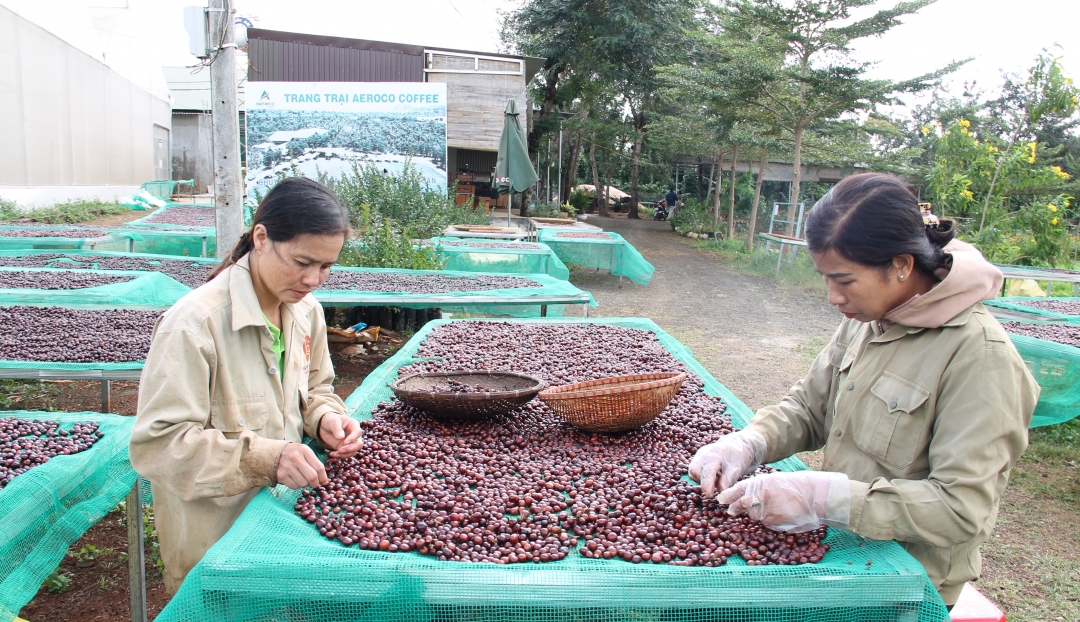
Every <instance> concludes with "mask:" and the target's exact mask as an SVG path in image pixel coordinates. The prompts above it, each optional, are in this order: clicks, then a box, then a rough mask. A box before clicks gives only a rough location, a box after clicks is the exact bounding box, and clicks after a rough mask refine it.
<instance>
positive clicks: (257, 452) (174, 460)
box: [130, 256, 345, 592]
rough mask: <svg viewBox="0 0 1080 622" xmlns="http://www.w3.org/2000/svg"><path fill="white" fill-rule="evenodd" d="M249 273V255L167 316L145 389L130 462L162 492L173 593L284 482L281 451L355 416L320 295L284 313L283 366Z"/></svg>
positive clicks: (160, 510) (158, 502)
mask: <svg viewBox="0 0 1080 622" xmlns="http://www.w3.org/2000/svg"><path fill="white" fill-rule="evenodd" d="M248 265H249V264H248V257H247V256H245V257H243V258H242V259H241V260H240V261H239V262H237V263H236V264H235V265H233V266H231V267H229V268H227V269H225V270H224V271H223V272H222V273H221V274H219V275H218V276H217V277H216V278H214V279H213V280H212V281H210V282H209V283H207V284H205V285H203V286H202V287H199V288H198V289H196V290H195V291H193V292H191V293H189V294H188V295H186V296H184V297H183V298H182V299H180V300H179V301H178V302H177V303H176V304H175V305H173V307H172V308H170V309H169V310H168V311H167V312H166V313H165V315H164V316H162V318H161V319H160V320H159V321H158V324H157V326H156V327H155V328H154V336H153V341H152V342H151V345H150V353H149V354H148V355H147V357H146V367H145V368H144V369H143V373H142V378H141V380H140V383H139V411H138V417H137V419H136V421H135V428H134V430H133V431H132V434H131V444H130V451H131V463H132V465H133V466H134V467H135V470H136V471H138V473H139V474H140V475H142V476H143V477H145V478H147V479H148V480H150V482H151V484H152V485H153V494H154V519H155V524H156V527H157V532H158V538H159V541H160V546H161V558H162V560H163V561H164V564H165V585H166V587H167V588H168V589H169V590H170V591H172V592H175V591H176V590H177V589H179V587H180V584H181V583H182V582H183V580H184V577H185V576H186V575H187V573H188V571H190V570H191V568H192V567H194V566H195V564H196V563H198V561H199V560H200V559H202V557H203V555H204V554H205V553H206V551H207V550H208V549H209V548H210V547H211V546H212V545H213V544H214V543H215V542H217V541H218V540H219V539H220V538H221V536H223V535H224V534H225V532H226V531H228V530H229V527H231V526H232V524H233V521H235V520H236V518H237V517H238V516H239V515H240V512H242V511H243V509H244V507H246V506H247V504H248V502H249V501H250V500H251V498H252V497H254V496H255V494H256V493H258V491H259V489H260V488H261V487H263V486H273V485H275V484H276V483H277V478H276V472H277V463H278V458H279V457H280V456H281V451H282V449H284V448H285V446H286V445H287V444H288V443H299V442H300V441H301V440H302V439H303V436H304V435H305V434H307V435H308V436H310V437H313V438H318V436H317V433H316V431H317V430H318V426H319V421H320V420H321V419H322V416H323V415H324V414H326V413H328V412H339V413H344V412H345V405H344V403H342V401H341V399H340V398H338V397H337V396H336V395H334V392H333V387H332V386H331V383H332V382H333V380H334V368H333V365H332V364H331V362H330V352H329V350H328V349H327V345H326V324H325V320H324V318H323V310H322V307H321V306H320V305H319V303H318V302H317V301H316V300H315V299H314V298H313V297H312V296H310V295H308V296H307V297H305V298H304V299H303V300H301V301H300V302H298V303H296V304H285V305H283V306H282V311H281V324H282V333H283V337H284V339H285V365H284V368H283V369H278V358H277V356H276V355H275V354H274V351H273V350H272V349H271V346H272V344H273V337H272V336H271V335H270V330H269V329H268V328H267V327H266V321H265V319H264V316H263V312H262V308H261V307H260V306H259V300H258V298H257V297H256V296H255V289H254V287H253V286H252V282H251V272H250V271H249V267H248Z"/></svg>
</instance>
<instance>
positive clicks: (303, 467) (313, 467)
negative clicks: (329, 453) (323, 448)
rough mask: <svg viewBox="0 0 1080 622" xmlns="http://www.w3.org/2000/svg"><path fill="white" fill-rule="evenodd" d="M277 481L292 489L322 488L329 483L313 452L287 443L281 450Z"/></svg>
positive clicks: (304, 447) (308, 448) (298, 444)
mask: <svg viewBox="0 0 1080 622" xmlns="http://www.w3.org/2000/svg"><path fill="white" fill-rule="evenodd" d="M277 481H278V483H279V484H285V485H286V486H288V487H289V488H293V489H297V488H308V487H315V486H322V485H323V484H327V483H329V482H330V480H329V479H327V477H326V469H325V468H323V465H322V463H321V462H319V459H318V458H317V457H315V452H313V451H311V448H310V447H308V446H307V445H302V444H300V443H289V444H288V445H286V446H285V449H283V450H281V457H280V458H278V466H277Z"/></svg>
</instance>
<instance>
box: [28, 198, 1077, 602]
mask: <svg viewBox="0 0 1080 622" xmlns="http://www.w3.org/2000/svg"><path fill="white" fill-rule="evenodd" d="M594 222H596V224H599V225H600V226H602V227H604V228H605V229H607V230H609V231H616V232H618V233H620V234H622V235H623V236H624V237H626V239H627V240H628V241H630V242H631V243H632V244H634V246H635V247H637V248H638V250H640V251H641V253H642V254H643V255H644V256H645V258H646V259H648V260H649V261H650V262H651V263H652V264H653V265H654V266H655V267H656V273H655V274H654V276H653V279H652V283H651V284H650V285H649V286H648V287H643V286H640V285H637V284H635V283H632V282H630V281H628V280H625V279H624V280H623V281H622V282H621V283H620V281H619V279H618V277H612V276H611V275H610V274H608V273H607V272H597V271H595V270H593V269H587V268H581V267H579V266H572V267H571V281H572V282H573V283H574V284H575V285H577V286H578V287H580V288H581V289H584V290H587V291H590V292H592V294H593V296H595V297H596V299H597V301H598V302H599V303H600V306H599V307H596V308H592V309H590V315H592V316H633V317H649V318H652V319H653V320H654V321H655V322H656V323H657V324H659V325H660V327H661V328H663V329H664V330H666V331H668V332H669V333H671V334H672V335H673V336H674V337H676V338H677V339H679V340H680V341H681V342H682V343H684V344H685V345H687V346H688V347H690V348H691V349H693V350H694V353H695V356H696V357H697V359H698V360H699V361H700V362H701V363H702V365H704V366H705V368H706V369H708V370H709V371H710V372H711V373H712V374H713V375H714V376H715V377H716V378H717V379H718V380H719V381H720V382H722V383H724V384H725V385H726V386H727V387H728V388H730V389H731V390H732V391H733V392H734V393H735V395H737V396H738V397H739V398H741V399H742V400H743V401H744V402H745V403H746V404H747V405H748V406H749V407H750V408H751V409H756V408H760V407H762V406H765V405H767V404H770V403H774V402H776V401H777V400H779V399H780V398H781V397H782V396H783V395H784V394H785V393H786V392H787V390H788V389H789V387H790V386H791V385H792V384H793V383H794V382H795V381H796V380H797V379H799V378H800V377H801V376H802V375H803V374H804V373H805V371H806V369H807V368H808V367H809V365H810V363H811V361H812V360H813V358H814V356H816V354H817V353H818V351H819V350H820V349H821V348H822V347H823V346H824V344H825V343H826V342H827V341H828V339H829V337H830V336H831V335H832V333H833V331H834V330H835V328H836V326H837V325H838V324H839V321H840V319H841V316H840V314H839V313H838V312H837V311H836V310H835V309H833V308H832V307H831V306H830V305H828V304H827V302H826V301H825V298H824V295H823V294H822V292H821V291H820V290H814V289H811V288H798V287H793V286H780V285H778V284H777V283H776V282H775V281H773V280H772V279H768V278H763V277H759V276H756V275H751V274H746V273H744V272H740V271H738V270H735V269H733V268H731V267H729V266H726V265H724V264H723V262H721V260H720V259H719V257H718V256H717V255H715V254H713V253H710V252H707V251H704V250H700V249H698V248H695V246H694V245H693V243H691V242H690V241H689V240H687V239H685V238H681V237H678V236H675V235H674V234H672V233H671V228H670V225H668V224H667V223H664V222H654V221H651V220H640V221H634V220H627V219H625V218H610V219H597V221H594ZM567 313H568V314H571V315H578V314H579V313H580V310H579V309H578V308H576V307H568V308H567ZM380 361H381V357H373V358H356V359H348V358H345V357H342V356H341V355H340V354H335V361H334V362H335V368H336V371H337V373H338V376H339V378H338V383H337V386H336V390H337V392H338V394H339V395H342V396H347V395H349V394H350V393H351V392H352V390H353V388H355V386H357V385H358V384H359V383H360V381H361V380H362V378H363V377H364V376H365V375H366V374H367V373H368V372H370V370H371V369H374V367H375V366H376V365H377V364H378V363H379V362H380ZM136 384H137V383H114V389H113V412H119V413H123V414H132V413H134V409H135V400H136V391H137V386H136ZM98 386H99V385H98V384H97V383H92V382H71V383H49V384H48V385H42V387H43V388H41V389H39V390H37V391H36V392H30V395H29V397H28V400H29V402H30V403H26V404H19V405H17V406H16V407H20V408H35V407H41V406H42V405H46V404H47V405H50V406H51V407H53V408H57V409H62V410H96V409H97V407H98V406H97V405H98V403H99V401H98V400H99V389H98ZM1074 427H1075V436H1074V437H1070V438H1072V439H1073V440H1071V441H1070V440H1065V441H1062V440H1061V438H1058V437H1055V436H1053V434H1050V433H1046V432H1042V431H1035V432H1033V434H1032V444H1031V447H1030V449H1029V451H1028V453H1027V454H1026V455H1025V457H1024V458H1023V459H1022V460H1021V462H1020V464H1019V465H1018V466H1017V468H1016V470H1015V471H1014V473H1013V477H1012V481H1011V482H1010V486H1009V487H1008V488H1007V489H1006V492H1005V495H1004V499H1003V502H1002V506H1001V511H1000V515H999V519H998V525H997V528H996V530H995V533H994V536H993V538H991V540H990V541H989V542H987V543H986V544H985V545H983V547H982V550H983V578H982V579H981V580H980V581H979V583H978V587H979V589H980V590H981V591H982V592H983V593H984V594H985V595H986V596H988V597H989V598H990V599H991V600H993V601H994V602H995V603H997V604H998V605H999V606H1000V607H1001V608H1002V609H1003V610H1004V611H1005V612H1006V613H1007V614H1008V617H1009V620H1010V621H1013V622H1019V621H1027V620H1031V621H1034V620H1070V621H1076V620H1080V469H1078V464H1077V461H1078V459H1080V455H1078V453H1080V450H1077V445H1078V444H1080V443H1077V442H1076V440H1075V439H1076V438H1080V425H1075V426H1074ZM1059 436H1060V434H1059ZM800 457H801V458H803V460H804V461H805V462H807V463H808V464H810V465H811V466H816V465H818V464H820V459H819V457H818V456H817V455H816V454H814V453H807V454H801V455H800ZM117 520H118V515H117V514H115V513H114V514H113V515H111V516H110V517H109V518H108V519H106V520H105V521H103V522H102V523H101V524H99V525H98V526H97V527H95V528H93V529H91V531H90V532H88V533H87V534H86V535H85V536H84V537H83V539H82V540H80V542H79V543H77V544H76V545H75V546H74V547H73V549H72V550H73V552H78V551H79V550H80V548H81V547H83V546H86V545H87V544H90V543H92V544H94V545H95V546H98V547H99V548H101V547H102V546H105V547H115V548H116V550H117V551H119V550H121V549H122V547H123V546H125V545H124V544H123V533H122V532H118V531H117V532H116V533H115V534H114V533H113V532H114V531H116V529H115V528H114V526H112V524H113V523H116V521H117ZM110 521H111V522H110ZM110 530H112V531H110ZM114 536H115V537H114ZM117 538H119V539H117ZM73 559H74V558H71V559H69V560H67V561H65V564H66V566H64V568H68V566H71V564H72V563H73V561H72V560H73ZM69 570H70V571H71V573H72V574H73V576H74V582H73V587H72V588H71V589H69V590H68V591H66V592H64V593H62V594H60V595H53V594H49V593H48V592H47V591H45V590H44V589H42V591H41V592H40V593H39V595H38V597H37V598H36V599H35V601H34V602H33V603H32V604H31V605H30V606H29V607H28V608H27V609H25V610H24V614H26V615H25V616H24V617H26V618H27V619H29V620H31V621H32V622H41V621H44V620H67V619H71V620H75V619H79V620H82V619H110V617H109V616H114V617H123V612H125V611H126V578H125V577H126V571H125V570H123V569H120V570H118V571H116V572H119V574H118V575H116V576H115V577H113V575H110V574H108V572H107V571H101V569H100V565H99V566H98V567H97V570H95V569H94V568H77V567H72V568H70V569H69ZM114 574H115V573H114ZM84 575H85V576H84ZM150 575H151V576H152V577H154V576H156V575H154V572H153V570H152V569H151V571H150ZM102 576H105V579H102V578H101V577H102ZM110 577H112V578H110ZM112 580H118V581H119V582H120V584H121V585H120V587H119V588H108V586H109V585H110V584H109V581H112ZM156 581H157V583H156V584H155V583H153V582H152V583H151V589H152V590H153V589H156V587H159V586H160V579H159V578H158V579H156ZM99 586H106V587H105V588H100V589H99ZM69 593H70V594H78V595H80V596H79V599H80V600H78V601H73V600H70V597H68V594H69ZM94 593H98V594H99V595H100V596H99V598H98V599H97V600H94V599H92V598H91V600H92V601H93V602H98V601H101V602H102V603H104V602H107V601H110V600H111V601H113V603H114V606H113V607H112V608H111V609H108V610H107V611H106V610H104V609H102V611H101V613H100V614H98V613H95V614H94V615H96V616H98V617H92V616H89V613H90V611H89V610H87V616H84V617H80V616H77V615H75V613H74V611H75V610H73V609H72V608H71V605H74V604H75V603H76V602H85V600H86V599H87V598H90V597H91V595H92V594H94ZM161 593H162V594H163V590H162V592H161ZM155 598H160V597H158V596H155V597H152V598H151V600H152V601H153V602H155V603H160V604H159V605H156V606H163V605H164V602H165V599H161V600H155ZM95 611H97V610H95Z"/></svg>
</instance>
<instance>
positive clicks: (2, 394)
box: [0, 378, 63, 411]
mask: <svg viewBox="0 0 1080 622" xmlns="http://www.w3.org/2000/svg"><path fill="white" fill-rule="evenodd" d="M62 390H63V389H62V388H61V386H60V385H58V384H57V383H55V382H49V381H47V380H13V379H10V378H0V410H45V411H52V410H55V408H53V403H52V400H53V398H55V397H56V396H58V395H59V394H60V392H61V391H62Z"/></svg>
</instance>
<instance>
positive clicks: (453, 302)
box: [315, 290, 590, 317]
mask: <svg viewBox="0 0 1080 622" xmlns="http://www.w3.org/2000/svg"><path fill="white" fill-rule="evenodd" d="M315 299H316V300H318V301H319V303H320V304H322V305H332V306H335V307H394V306H399V305H406V304H408V305H417V304H422V305H428V306H431V307H438V306H440V305H447V306H454V307H463V306H468V305H492V304H497V305H518V306H533V305H540V317H547V308H548V305H583V307H582V308H583V309H584V311H583V312H582V315H583V317H589V299H590V296H589V293H588V292H581V293H580V294H568V295H558V296H522V297H520V298H503V297H500V296H483V295H480V296H438V295H432V296H408V295H404V296H398V297H390V296H386V295H385V294H383V295H373V296H368V297H365V296H364V293H363V292H356V293H355V294H352V293H350V294H325V293H324V294H320V293H319V290H315Z"/></svg>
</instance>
